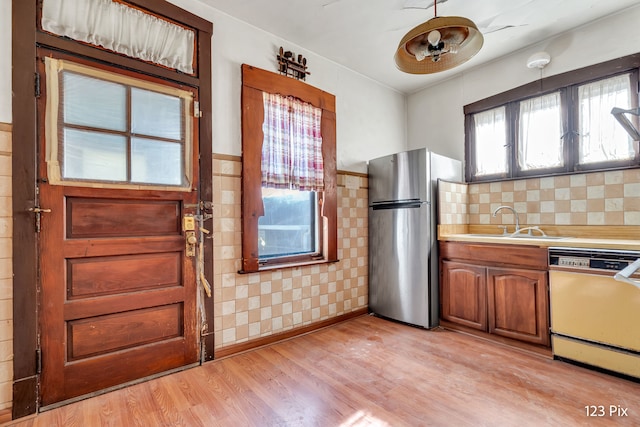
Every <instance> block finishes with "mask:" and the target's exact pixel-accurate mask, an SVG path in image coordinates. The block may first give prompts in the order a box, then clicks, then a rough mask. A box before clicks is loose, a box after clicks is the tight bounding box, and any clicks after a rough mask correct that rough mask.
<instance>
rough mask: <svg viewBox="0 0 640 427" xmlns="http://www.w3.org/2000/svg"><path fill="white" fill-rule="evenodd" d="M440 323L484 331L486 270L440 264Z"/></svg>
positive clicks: (466, 265) (463, 265)
mask: <svg viewBox="0 0 640 427" xmlns="http://www.w3.org/2000/svg"><path fill="white" fill-rule="evenodd" d="M440 295H441V304H442V307H441V316H442V320H447V321H449V322H453V323H457V324H460V325H464V326H468V327H470V328H474V329H479V330H481V331H486V330H487V299H486V295H487V281H486V268H484V267H478V266H476V265H468V264H464V263H460V262H452V261H442V285H441V292H440Z"/></svg>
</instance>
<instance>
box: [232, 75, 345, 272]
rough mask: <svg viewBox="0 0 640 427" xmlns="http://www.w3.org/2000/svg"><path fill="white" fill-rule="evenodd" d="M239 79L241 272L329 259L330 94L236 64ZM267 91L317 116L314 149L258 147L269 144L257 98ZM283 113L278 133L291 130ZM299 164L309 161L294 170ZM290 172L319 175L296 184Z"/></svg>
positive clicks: (263, 106)
mask: <svg viewBox="0 0 640 427" xmlns="http://www.w3.org/2000/svg"><path fill="white" fill-rule="evenodd" d="M242 76H243V87H242V112H243V114H242V147H243V148H242V193H243V203H242V210H243V215H242V270H241V271H242V272H253V271H259V270H261V269H268V268H279V267H284V266H290V265H301V264H305V263H318V262H333V261H337V195H336V164H335V97H334V96H333V95H331V94H328V93H326V92H323V91H321V90H319V89H316V88H314V87H312V86H309V85H308V84H306V83H303V82H300V81H297V80H294V79H292V78H290V77H287V76H281V75H278V74H275V73H270V72H267V71H264V70H259V69H257V68H254V67H250V66H248V65H243V68H242ZM265 94H267V95H265ZM274 94H279V95H280V96H281V97H282V98H291V101H292V102H298V103H303V104H304V105H305V106H306V107H304V108H311V107H313V108H315V109H316V110H318V111H319V113H318V117H317V119H318V122H317V123H318V124H317V125H316V126H315V127H314V126H311V127H310V128H312V129H315V130H314V132H318V134H319V135H321V136H322V139H321V140H320V141H321V142H320V146H318V147H317V148H318V150H315V151H314V149H312V148H311V146H312V145H313V144H307V143H305V144H299V143H295V144H283V145H281V146H279V147H277V148H275V149H270V148H269V147H267V146H266V144H268V143H269V141H271V139H269V138H266V139H265V137H264V136H265V133H268V132H274V129H275V128H276V126H275V125H270V124H269V123H270V122H269V115H270V114H272V112H270V110H269V107H268V105H267V104H268V102H266V101H265V99H266V98H265V97H266V96H269V95H274ZM288 113H289V110H286V111H285V112H283V115H282V116H278V117H276V118H275V119H274V121H275V122H278V123H279V122H286V123H292V124H291V127H289V126H285V127H284V128H283V129H282V132H283V133H289V132H290V133H295V132H297V130H296V129H294V128H295V127H296V126H295V123H299V122H300V121H299V120H292V121H290V118H285V117H284V115H286V114H288ZM273 114H275V113H273ZM265 117H267V120H266V123H265ZM275 139H276V140H277V138H275ZM312 139H313V138H312ZM287 140H288V141H291V140H290V139H287ZM274 155H277V156H276V157H271V156H274ZM300 161H303V162H309V164H307V165H304V166H300V165H299V164H298V163H297V162H300ZM294 164H295V165H294ZM318 164H321V166H322V167H321V168H319V167H318ZM298 168H302V169H305V170H307V171H310V172H313V171H316V172H318V171H320V172H318V173H319V174H320V175H321V176H318V175H317V174H316V175H314V174H313V173H309V174H303V176H302V178H303V179H299V178H301V176H300V174H298V173H294V174H290V173H289V172H290V171H291V170H296V169H298Z"/></svg>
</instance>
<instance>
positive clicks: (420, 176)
mask: <svg viewBox="0 0 640 427" xmlns="http://www.w3.org/2000/svg"><path fill="white" fill-rule="evenodd" d="M368 169H369V310H370V311H371V312H372V313H374V314H376V315H379V316H382V317H386V318H390V319H394V320H398V321H401V322H404V323H408V324H412V325H416V326H421V327H423V328H433V327H435V326H437V325H438V323H439V322H438V318H439V307H438V305H439V297H438V294H439V289H438V287H439V285H438V283H439V272H438V251H437V243H438V242H437V231H436V226H437V211H436V208H437V207H436V199H437V182H438V179H440V178H441V179H445V180H449V181H458V182H459V181H462V163H461V162H460V161H459V160H454V159H450V158H448V157H444V156H441V155H438V154H435V153H432V152H430V151H429V150H427V149H418V150H412V151H406V152H403V153H397V154H392V155H389V156H385V157H381V158H378V159H373V160H370V161H369V166H368Z"/></svg>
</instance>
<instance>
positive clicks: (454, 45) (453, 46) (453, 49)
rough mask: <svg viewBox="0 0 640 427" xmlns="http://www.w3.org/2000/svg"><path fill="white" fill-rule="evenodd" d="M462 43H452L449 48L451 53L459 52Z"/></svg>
mask: <svg viewBox="0 0 640 427" xmlns="http://www.w3.org/2000/svg"><path fill="white" fill-rule="evenodd" d="M459 47H460V45H459V44H458V43H450V44H449V46H448V49H447V52H449V53H458V48H459Z"/></svg>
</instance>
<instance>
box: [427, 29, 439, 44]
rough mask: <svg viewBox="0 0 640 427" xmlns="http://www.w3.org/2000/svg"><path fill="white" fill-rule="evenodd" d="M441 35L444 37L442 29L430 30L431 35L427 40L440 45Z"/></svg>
mask: <svg viewBox="0 0 640 427" xmlns="http://www.w3.org/2000/svg"><path fill="white" fill-rule="evenodd" d="M440 37H442V35H441V34H440V31H438V30H433V31H431V32H429V35H427V41H428V42H429V43H430V44H431V46H438V43H440Z"/></svg>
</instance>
